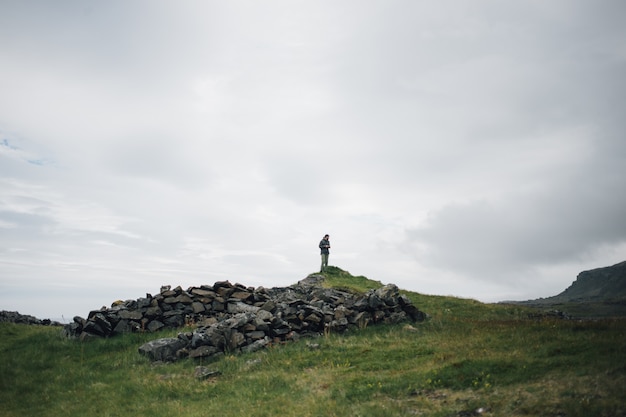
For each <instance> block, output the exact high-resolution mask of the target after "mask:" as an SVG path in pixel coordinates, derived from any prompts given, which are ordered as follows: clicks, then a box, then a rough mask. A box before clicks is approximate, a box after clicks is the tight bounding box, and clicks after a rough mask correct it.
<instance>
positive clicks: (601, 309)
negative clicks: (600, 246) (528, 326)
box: [514, 261, 626, 317]
mask: <svg viewBox="0 0 626 417" xmlns="http://www.w3.org/2000/svg"><path fill="white" fill-rule="evenodd" d="M514 303H515V304H521V305H526V306H530V307H539V308H543V309H547V308H549V309H557V310H561V311H565V312H566V313H568V314H569V315H571V316H575V317H626V261H624V262H620V263H618V264H615V265H613V266H607V267H603V268H596V269H592V270H589V271H583V272H581V273H579V274H578V276H577V277H576V280H575V281H574V282H573V283H572V285H570V286H569V287H568V288H567V289H565V290H564V291H563V292H561V293H560V294H558V295H555V296H553V297H547V298H540V299H537V300H528V301H521V302H514Z"/></svg>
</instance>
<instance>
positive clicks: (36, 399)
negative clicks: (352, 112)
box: [0, 268, 626, 417]
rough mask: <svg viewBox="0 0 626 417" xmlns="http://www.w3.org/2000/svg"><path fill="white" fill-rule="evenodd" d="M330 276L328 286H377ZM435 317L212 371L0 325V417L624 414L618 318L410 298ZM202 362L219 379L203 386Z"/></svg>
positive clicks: (625, 326)
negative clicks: (549, 316) (540, 314)
mask: <svg viewBox="0 0 626 417" xmlns="http://www.w3.org/2000/svg"><path fill="white" fill-rule="evenodd" d="M350 277H351V276H350V275H349V274H348V273H347V272H345V271H341V270H339V269H338V268H337V270H332V271H327V281H326V285H332V286H337V287H341V288H344V289H350V290H351V291H357V292H358V291H360V292H364V291H366V290H367V289H370V288H376V287H377V286H381V285H382V284H381V283H379V282H376V281H371V280H368V279H367V278H365V277H353V280H352V281H350V279H351V278H350ZM404 293H405V294H406V295H407V296H409V297H410V298H411V299H412V300H413V302H414V303H415V304H416V305H417V306H418V307H419V308H420V309H421V310H423V311H425V312H427V313H428V314H429V316H430V318H429V319H428V320H427V321H426V322H423V323H419V324H410V325H407V324H399V325H381V326H369V327H367V328H365V329H363V330H360V331H357V332H351V333H347V334H343V335H340V334H332V333H331V334H327V335H325V336H324V337H321V338H319V339H316V340H314V341H313V342H315V343H318V344H319V345H320V347H319V348H318V349H311V348H309V347H308V345H307V344H310V343H311V342H312V341H311V340H310V339H303V340H300V341H298V342H294V343H288V344H285V345H275V346H272V347H271V348H269V349H266V350H263V351H260V352H255V353H252V354H246V355H226V356H223V357H221V358H219V359H217V360H215V361H213V362H198V361H192V360H184V361H179V362H177V363H173V364H163V365H153V364H151V363H150V362H149V361H148V360H147V359H145V358H143V357H142V356H140V355H139V354H138V353H137V348H138V346H140V345H141V344H142V343H144V342H145V341H148V340H152V339H154V338H156V337H166V336H171V335H174V334H176V332H172V331H169V332H165V333H161V334H159V335H158V336H155V335H154V334H129V335H124V336H119V337H114V338H110V339H94V340H89V341H85V342H80V341H77V340H66V339H63V338H62V337H61V336H60V335H59V329H58V328H50V327H36V326H24V325H15V324H7V323H0V358H1V362H0V415H1V416H7V417H14V416H33V415H37V416H44V417H45V416H63V417H72V416H77V417H78V416H80V417H83V416H86V415H89V416H120V417H121V416H124V417H126V416H128V415H135V416H156V417H159V416H174V415H176V416H178V415H181V416H210V415H220V416H225V417H228V416H242V415H250V416H277V415H280V416H285V417H289V416H374V417H375V416H381V417H382V416H385V417H388V416H404V415H424V416H457V415H459V413H460V412H462V411H465V412H469V411H472V410H476V409H478V408H484V409H486V410H488V411H487V412H485V413H483V414H482V415H487V416H585V417H588V416H607V417H608V416H611V417H613V416H624V415H626V402H625V400H624V399H623V390H624V389H623V387H625V386H626V363H625V362H624V358H626V336H625V335H626V321H625V320H623V319H622V320H620V319H613V320H609V319H603V320H596V321H559V320H543V321H535V320H528V319H527V318H526V317H527V315H526V312H527V309H524V308H522V307H516V306H504V305H490V304H482V303H479V302H477V301H474V300H464V299H459V298H454V297H440V296H426V295H421V294H417V293H412V292H404ZM198 365H203V366H207V367H209V368H211V369H215V370H218V371H220V372H221V374H220V375H219V376H217V377H215V378H210V379H208V380H204V381H199V380H197V379H196V378H195V377H194V369H195V367H196V366H198Z"/></svg>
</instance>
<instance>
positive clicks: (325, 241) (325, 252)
mask: <svg viewBox="0 0 626 417" xmlns="http://www.w3.org/2000/svg"><path fill="white" fill-rule="evenodd" d="M320 249H321V252H320V254H321V255H328V254H329V253H330V251H329V250H328V249H330V242H329V241H328V239H322V240H321V241H320Z"/></svg>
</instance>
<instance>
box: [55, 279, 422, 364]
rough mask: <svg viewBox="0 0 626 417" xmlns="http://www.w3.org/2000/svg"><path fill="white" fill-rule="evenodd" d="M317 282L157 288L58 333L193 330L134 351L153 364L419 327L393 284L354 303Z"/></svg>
mask: <svg viewBox="0 0 626 417" xmlns="http://www.w3.org/2000/svg"><path fill="white" fill-rule="evenodd" d="M322 280H323V277H322V276H318V275H312V276H309V277H308V278H306V279H304V280H302V281H300V282H299V283H297V284H295V285H292V286H290V287H284V288H271V289H265V288H263V287H259V288H253V287H246V286H243V285H240V284H231V283H230V282H228V281H221V282H216V283H215V284H214V285H212V286H201V287H192V288H189V289H188V290H186V291H184V290H183V289H182V288H180V287H177V288H174V289H171V288H170V287H163V288H162V289H161V291H160V293H159V294H157V295H156V296H151V295H150V294H147V295H146V297H145V298H140V299H138V300H128V301H119V302H115V303H113V305H112V306H111V308H103V309H101V310H96V311H92V312H90V313H89V316H88V318H87V319H83V318H80V317H75V318H74V321H73V323H71V324H69V325H66V326H65V328H64V332H65V334H66V335H67V336H70V337H80V338H85V337H90V336H103V337H108V336H112V335H115V334H117V333H125V332H133V331H148V332H155V331H157V330H160V329H163V328H180V327H182V326H184V325H193V327H194V328H195V330H194V331H189V332H182V333H180V334H179V335H178V337H176V338H168V339H159V340H155V341H152V342H149V343H146V344H145V345H144V346H142V347H141V348H140V352H142V353H144V354H145V355H147V356H149V357H150V358H151V359H153V360H175V359H177V358H179V357H186V356H189V357H207V356H213V355H216V354H222V353H223V352H237V351H253V350H257V349H260V348H263V347H264V346H266V345H267V344H269V343H272V342H282V341H285V340H292V339H295V338H298V337H301V336H304V335H319V334H320V333H322V332H324V331H332V332H343V331H345V330H347V329H351V328H354V329H357V328H360V327H364V326H366V325H368V324H369V323H397V322H401V321H405V320H412V321H421V320H423V319H424V317H425V315H424V313H422V312H421V311H419V310H418V309H417V308H416V307H415V306H414V305H413V304H412V303H411V301H410V300H409V299H408V298H407V297H405V296H403V295H400V293H399V291H398V287H396V286H395V285H393V284H390V285H386V286H384V287H382V288H379V289H377V290H371V291H369V292H367V293H366V294H363V295H355V294H353V293H350V292H347V291H340V290H337V289H327V288H322V287H321V286H320V285H319V283H320V282H321V281H322Z"/></svg>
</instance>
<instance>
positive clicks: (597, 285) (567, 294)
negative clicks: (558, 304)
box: [554, 261, 626, 301]
mask: <svg viewBox="0 0 626 417" xmlns="http://www.w3.org/2000/svg"><path fill="white" fill-rule="evenodd" d="M554 298H559V299H561V300H563V301H565V300H567V301H607V300H616V299H623V298H626V261H624V262H620V263H618V264H616V265H613V266H607V267H604V268H596V269H592V270H590V271H583V272H581V273H580V274H578V277H577V278H576V281H574V282H573V283H572V285H571V286H570V287H569V288H567V289H566V290H565V291H563V292H562V293H560V294H559V295H557V296H555V297H554Z"/></svg>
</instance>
